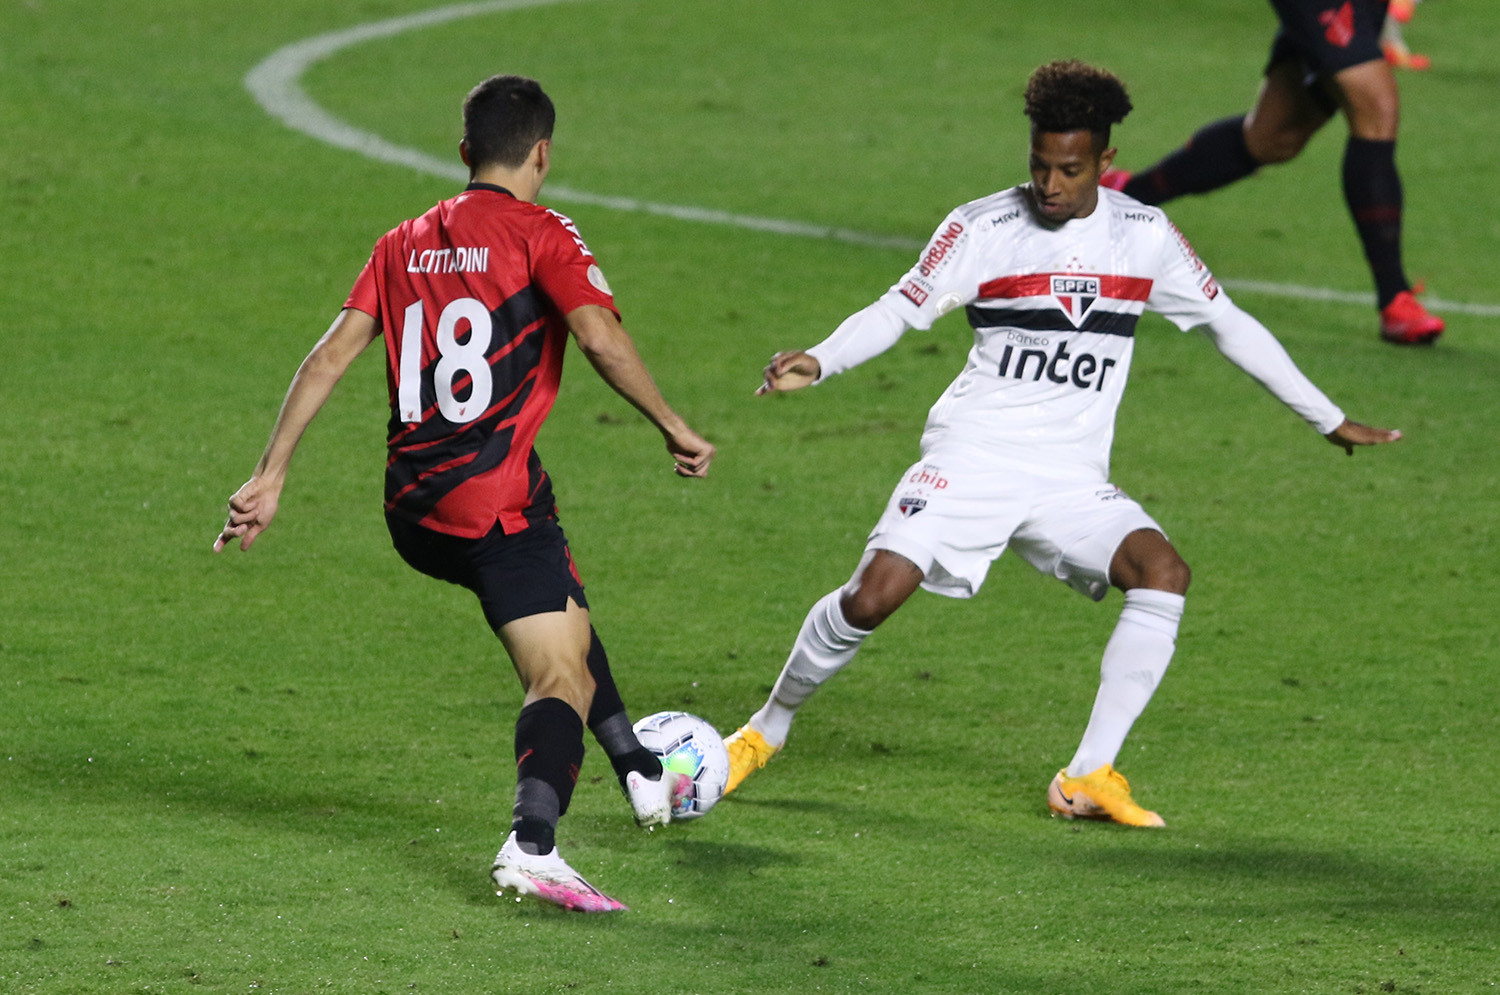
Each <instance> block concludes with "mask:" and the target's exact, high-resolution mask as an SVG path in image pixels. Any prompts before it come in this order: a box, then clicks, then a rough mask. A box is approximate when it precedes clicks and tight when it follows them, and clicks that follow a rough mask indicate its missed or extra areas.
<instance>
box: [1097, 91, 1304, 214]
mask: <svg viewBox="0 0 1500 995" xmlns="http://www.w3.org/2000/svg"><path fill="white" fill-rule="evenodd" d="M1329 116H1330V114H1329V112H1328V111H1327V110H1325V109H1324V108H1322V107H1320V106H1319V105H1318V104H1317V102H1316V101H1314V100H1313V99H1312V98H1311V97H1310V96H1309V95H1308V93H1307V91H1306V87H1305V86H1304V85H1303V83H1302V79H1301V73H1300V70H1299V69H1298V68H1297V67H1296V66H1295V65H1294V64H1292V63H1277V64H1276V65H1273V66H1271V67H1270V68H1269V69H1267V70H1266V75H1265V78H1264V79H1263V80H1262V81H1261V86H1260V93H1259V94H1258V95H1257V96H1256V98H1255V106H1254V107H1253V108H1251V110H1250V112H1249V113H1247V114H1242V115H1236V116H1233V117H1226V118H1222V119H1220V120H1218V121H1214V122H1213V123H1211V124H1207V125H1204V126H1203V127H1202V128H1200V129H1199V130H1198V132H1197V133H1196V134H1194V135H1193V137H1192V138H1190V139H1189V140H1188V142H1187V144H1185V145H1183V146H1182V147H1181V148H1179V149H1177V150H1176V151H1175V152H1172V153H1170V154H1169V155H1167V156H1166V157H1165V158H1164V159H1162V160H1161V161H1160V162H1158V163H1156V164H1155V165H1154V166H1150V167H1149V168H1147V169H1143V170H1140V171H1138V172H1135V173H1131V174H1129V175H1128V176H1123V175H1119V174H1117V175H1116V176H1115V177H1113V178H1114V179H1115V180H1116V182H1113V183H1110V185H1111V186H1114V187H1115V188H1116V189H1119V190H1123V191H1124V192H1125V193H1127V194H1129V195H1130V196H1132V197H1134V198H1136V199H1137V200H1139V201H1141V202H1142V203H1145V204H1164V203H1166V202H1167V201H1169V200H1172V199H1173V198H1174V197H1181V196H1183V195H1184V194H1200V193H1208V192H1209V191H1211V190H1217V189H1219V188H1220V187H1225V186H1228V185H1229V184H1231V183H1234V182H1236V181H1237V180H1242V179H1244V178H1245V177H1247V176H1249V175H1250V174H1251V173H1254V172H1255V171H1256V170H1257V169H1259V168H1260V167H1261V166H1268V165H1272V164H1274V163H1281V162H1286V161H1288V160H1290V159H1293V158H1295V157H1296V156H1297V154H1298V153H1299V152H1301V151H1302V148H1303V146H1305V145H1306V144H1307V142H1308V139H1310V138H1312V136H1313V135H1314V134H1315V133H1316V132H1317V131H1318V129H1319V128H1321V127H1323V125H1324V124H1325V123H1326V122H1327V121H1328V118H1329ZM1121 180H1123V182H1120V181H1121Z"/></svg>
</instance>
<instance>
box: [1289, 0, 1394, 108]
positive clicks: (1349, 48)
mask: <svg viewBox="0 0 1500 995" xmlns="http://www.w3.org/2000/svg"><path fill="white" fill-rule="evenodd" d="M1271 6H1272V7H1275V8H1276V17H1277V19H1278V20H1279V21H1280V22H1281V29H1280V30H1279V31H1277V32H1276V38H1275V40H1274V41H1272V42H1271V56H1270V58H1269V59H1268V60H1267V61H1266V69H1267V71H1269V70H1270V69H1271V67H1273V66H1278V65H1282V64H1284V63H1287V62H1292V63H1295V64H1296V65H1298V66H1300V67H1301V69H1302V71H1303V73H1304V78H1305V82H1306V84H1307V85H1308V87H1309V88H1311V87H1313V86H1314V85H1315V84H1316V83H1317V82H1318V81H1319V80H1320V79H1326V78H1327V77H1329V76H1332V75H1333V74H1334V73H1337V72H1339V71H1340V70H1343V69H1348V68H1349V67H1350V66H1357V65H1360V64H1361V63H1365V62H1370V61H1372V60H1374V59H1381V58H1384V56H1383V55H1382V54H1381V52H1380V29H1381V28H1382V27H1383V26H1384V24H1385V12H1386V7H1387V6H1389V0H1271Z"/></svg>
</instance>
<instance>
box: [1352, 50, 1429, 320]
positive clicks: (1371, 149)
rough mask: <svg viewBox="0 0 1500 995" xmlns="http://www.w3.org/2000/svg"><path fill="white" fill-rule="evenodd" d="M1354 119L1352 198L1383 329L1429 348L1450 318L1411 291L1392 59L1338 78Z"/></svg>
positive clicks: (1362, 65)
mask: <svg viewBox="0 0 1500 995" xmlns="http://www.w3.org/2000/svg"><path fill="white" fill-rule="evenodd" d="M1332 86H1333V88H1334V90H1335V91H1336V92H1337V94H1338V100H1339V105H1340V107H1341V108H1342V109H1343V111H1344V116H1345V117H1346V118H1347V119H1348V121H1349V141H1348V144H1347V145H1346V146H1345V147H1344V167H1343V183H1344V202H1345V203H1346V204H1347V205H1348V208H1349V215H1350V217H1352V218H1353V219H1354V227H1355V230H1356V231H1357V232H1358V233H1359V240H1360V244H1361V245H1362V246H1363V248H1364V253H1365V259H1366V261H1367V262H1368V263H1369V264H1370V273H1371V275H1372V276H1373V277H1374V279H1375V296H1376V305H1377V306H1378V307H1379V309H1380V317H1381V322H1380V325H1381V327H1380V334H1381V337H1382V338H1384V339H1385V340H1386V341H1388V342H1394V343H1396V344H1398V345H1428V344H1431V343H1432V342H1433V341H1435V340H1436V339H1437V337H1438V336H1439V335H1441V334H1442V332H1443V321H1442V319H1441V318H1438V317H1437V316H1436V315H1433V314H1430V313H1429V312H1428V311H1427V309H1426V308H1424V307H1423V306H1422V305H1421V303H1420V302H1419V301H1418V300H1417V299H1416V297H1414V296H1413V295H1412V293H1411V283H1410V282H1409V281H1408V280H1407V278H1406V271H1405V269H1404V268H1403V266H1402V263H1401V219H1402V213H1403V203H1402V200H1403V198H1402V192H1401V176H1400V174H1399V173H1398V172H1397V170H1396V133H1397V129H1398V127H1399V124H1400V97H1399V93H1398V91H1397V87H1396V76H1395V74H1394V73H1393V72H1392V71H1391V67H1390V65H1389V64H1388V63H1387V62H1386V61H1385V60H1384V59H1374V60H1372V61H1369V62H1362V63H1360V64H1359V65H1356V66H1350V67H1349V68H1348V69H1344V70H1342V71H1340V72H1338V73H1335V74H1334V76H1333V78H1332Z"/></svg>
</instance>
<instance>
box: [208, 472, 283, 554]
mask: <svg viewBox="0 0 1500 995" xmlns="http://www.w3.org/2000/svg"><path fill="white" fill-rule="evenodd" d="M280 502H281V484H280V483H272V482H271V481H269V480H266V479H265V478H263V477H251V478H250V479H249V480H247V481H245V484H244V486H243V487H241V488H240V489H239V490H237V491H235V492H234V496H233V497H231V498H230V499H229V518H228V520H227V521H225V522H224V527H223V528H222V529H220V530H219V537H218V538H217V539H215V540H214V552H215V553H217V552H220V551H222V550H223V549H224V547H225V546H227V545H229V544H230V543H231V542H233V541H234V540H235V539H239V540H240V549H249V548H250V545H251V544H252V543H253V542H255V537H256V536H258V535H260V534H261V533H262V532H264V531H265V530H266V527H267V526H269V525H270V524H271V519H273V518H275V517H276V507H277V505H278V504H279V503H280Z"/></svg>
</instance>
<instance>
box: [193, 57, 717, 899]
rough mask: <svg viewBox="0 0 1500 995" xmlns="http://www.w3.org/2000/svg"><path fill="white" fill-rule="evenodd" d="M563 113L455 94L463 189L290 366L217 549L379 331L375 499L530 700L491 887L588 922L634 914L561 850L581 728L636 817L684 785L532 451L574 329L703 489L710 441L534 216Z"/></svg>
mask: <svg viewBox="0 0 1500 995" xmlns="http://www.w3.org/2000/svg"><path fill="white" fill-rule="evenodd" d="M554 120H555V112H554V109H553V106H552V102H551V100H550V99H549V98H548V97H547V95H546V94H545V93H543V92H542V88H541V87H540V86H539V85H538V84H537V83H536V82H535V81H533V80H529V79H525V78H522V77H518V76H495V77H492V78H490V79H488V80H486V81H484V82H483V83H481V84H479V86H477V87H475V88H474V90H473V91H471V92H470V93H469V95H468V98H467V99H466V100H465V102H464V138H463V141H462V142H461V144H460V146H459V151H460V154H461V155H462V157H463V160H464V162H465V163H466V164H467V165H468V167H469V173H470V183H469V185H468V186H467V187H466V188H465V189H464V191H463V192H462V193H460V194H459V195H458V196H456V197H453V198H451V199H449V200H445V201H442V202H441V203H439V204H438V205H436V206H435V207H433V208H432V209H431V210H429V211H428V212H427V213H426V214H423V215H422V216H421V217H419V218H415V219H413V220H410V221H406V222H403V223H402V224H400V225H398V226H397V227H396V228H394V229H392V230H391V231H390V232H388V233H387V234H386V235H385V236H383V237H382V238H381V239H380V240H379V241H378V242H377V243H376V245H375V250H374V252H373V253H372V254H371V256H370V261H369V262H368V264H366V266H365V268H364V271H363V272H361V273H360V275H359V279H358V280H357V281H356V282H355V284H354V289H353V290H352V291H351V292H350V294H349V298H348V301H347V302H346V303H345V305H344V308H343V310H342V311H340V312H339V315H338V317H337V318H336V319H335V320H334V322H333V325H332V327H330V328H329V330H328V332H327V333H326V334H325V335H324V336H323V338H322V339H321V340H320V341H319V342H318V343H317V345H316V346H314V347H313V350H312V352H311V353H309V354H308V356H307V358H306V359H305V360H304V361H303V363H302V366H301V368H299V369H298V371H297V374H296V376H295V378H294V379H293V380H292V385H291V388H290V390H289V391H288V393H287V396H286V400H285V401H284V402H283V404H282V407H281V413H280V415H279V416H278V417H277V420H276V424H275V427H274V428H273V430H272V432H271V439H270V441H269V442H268V443H267V445H266V450H265V453H264V454H263V455H262V456H261V459H260V462H259V464H257V466H256V468H255V473H254V475H253V476H252V477H251V478H250V480H249V481H248V482H246V483H245V485H244V486H243V487H241V488H240V489H239V490H238V491H237V492H236V493H235V494H234V496H233V497H231V498H230V500H229V519H228V521H227V522H226V523H225V525H224V528H223V529H222V530H221V532H220V534H219V537H218V539H217V540H216V541H215V543H214V549H215V551H218V550H221V549H223V548H224V546H225V545H226V544H227V543H229V542H230V541H232V540H234V539H236V538H238V539H239V540H240V548H241V549H249V548H250V546H251V544H252V543H253V542H254V541H255V539H256V537H257V536H258V535H260V533H261V532H263V531H265V529H266V527H267V526H269V525H270V524H271V520H272V518H273V517H274V516H275V514H276V508H277V503H278V500H279V497H280V494H281V489H282V486H283V483H284V481H285V478H286V472H287V468H288V466H289V464H290V462H291V458H292V453H293V451H294V450H295V448H296V446H297V443H298V441H299V439H300V438H301V436H302V433H303V431H304V430H305V429H306V428H307V425H308V424H309V423H310V422H311V421H312V419H313V417H314V416H315V415H316V414H317V412H318V410H319V409H320V408H321V407H322V405H323V404H324V403H325V402H326V401H327V400H328V397H329V395H330V393H331V392H332V390H333V387H334V384H335V383H337V382H338V380H339V378H340V377H341V376H342V375H343V374H344V371H345V370H347V369H348V367H349V364H350V363H351V362H353V360H354V358H355V357H356V356H357V355H359V353H361V352H362V351H363V350H364V349H365V348H366V347H367V346H368V345H369V344H370V343H372V342H373V341H375V339H377V338H380V337H382V336H383V337H384V340H385V352H386V361H387V382H388V385H389V388H390V403H391V419H390V430H389V441H388V448H389V459H388V461H387V464H386V486H385V499H386V500H385V508H386V522H387V525H388V526H389V529H390V533H391V539H392V542H393V543H394V545H395V547H396V550H397V551H398V552H399V553H400V554H401V556H402V557H403V558H404V559H405V560H406V561H407V562H408V563H409V564H411V565H412V566H413V567H415V568H416V569H417V570H420V571H422V572H423V573H426V574H428V575H430V576H433V577H437V578H439V579H442V580H446V581H450V582H452V583H455V584H460V585H462V586H464V587H467V588H469V589H470V590H472V591H473V592H474V593H475V594H476V595H477V596H478V598H479V601H480V605H481V607H482V608H483V611H484V614H485V618H486V620H487V621H488V622H489V624H490V626H491V627H492V628H493V629H494V631H495V633H496V635H498V636H499V638H500V640H501V642H502V643H503V644H504V645H505V649H506V651H507V652H508V653H509V655H510V658H511V661H512V662H513V663H514V665H515V669H516V673H517V675H518V676H519V677H520V679H521V685H522V687H523V688H524V689H525V692H526V696H525V701H524V704H523V706H522V709H521V712H520V715H519V716H518V718H517V720H516V740H515V751H516V760H517V776H518V782H517V787H516V803H515V810H514V817H513V821H512V826H511V834H510V836H509V838H507V840H506V842H505V846H504V847H503V848H502V849H501V851H500V853H499V855H498V856H497V857H496V860H495V865H494V867H493V869H492V875H493V877H494V879H495V881H496V883H497V884H499V885H500V886H501V887H512V888H515V889H516V890H517V891H518V892H521V893H525V894H533V895H536V896H538V897H540V898H542V899H544V900H546V901H550V902H553V903H555V904H558V905H562V906H564V907H567V908H576V909H581V910H584V911H611V910H614V909H618V908H623V907H624V906H622V905H621V904H620V903H619V902H616V901H615V900H614V899H611V898H609V897H608V896H606V895H604V894H603V893H602V892H600V891H598V889H596V888H594V887H593V886H591V885H589V884H588V882H587V881H585V880H584V879H583V878H582V877H581V876H580V875H579V874H577V873H576V872H575V871H574V870H573V869H572V868H570V867H569V866H568V865H567V864H566V863H565V862H564V861H563V860H562V858H561V857H560V856H559V855H558V853H557V849H556V846H555V843H554V835H555V831H556V826H557V821H558V819H559V817H560V816H561V815H562V814H563V813H564V812H566V811H567V808H568V802H569V799H570V798H571V796H572V792H573V787H574V784H575V782H576V780H577V777H578V769H579V765H580V764H581V763H582V760H583V750H584V747H583V728H584V724H585V722H587V724H588V727H589V729H590V730H591V731H592V732H593V733H594V735H595V738H596V739H598V741H599V743H600V744H601V745H602V746H603V747H604V749H605V752H606V753H607V754H608V755H609V758H610V761H611V763H612V764H613V766H614V768H615V772H616V775H617V776H618V777H619V779H620V783H621V786H622V787H623V788H624V790H625V793H626V796H627V797H628V798H629V800H630V803H631V805H632V807H633V808H634V810H635V815H636V820H637V822H639V823H640V824H641V825H644V826H651V825H656V824H658V823H661V822H666V821H667V820H668V819H669V818H670V813H671V809H672V805H673V804H674V802H675V800H676V798H675V797H674V794H675V793H680V792H681V791H682V790H685V788H686V787H687V786H686V785H684V784H682V783H681V780H682V779H681V777H680V775H673V774H668V773H664V772H663V771H662V768H661V764H660V762H659V761H658V760H657V759H656V757H655V756H654V755H653V754H652V753H651V752H650V751H649V750H646V749H645V748H644V747H642V746H641V744H640V742H639V740H637V739H636V737H635V733H634V732H633V730H632V729H631V723H630V719H629V717H628V715H627V714H626V711H625V706H624V703H623V701H622V700H621V698H620V695H619V692H618V690H617V689H616V687H615V683H614V680H613V677H612V676H611V674H610V668H609V662H608V659H607V657H606V656H605V654H604V649H603V647H602V646H601V645H600V642H599V638H598V636H597V635H596V634H595V633H594V631H593V627H592V626H591V624H590V622H589V612H588V601H587V600H586V598H585V596H584V592H583V585H582V583H581V581H580V580H579V576H578V572H577V570H576V568H575V567H574V565H573V560H572V556H571V554H570V552H569V550H568V543H567V539H566V537H565V536H564V535H563V532H562V529H561V527H560V526H559V524H558V521H557V511H556V507H555V505H554V503H553V498H552V487H551V482H550V480H549V478H548V476H547V472H546V471H545V470H544V469H543V468H542V464H541V461H540V459H539V458H538V457H537V454H536V451H535V449H533V447H532V444H533V442H534V440H535V439H536V434H537V431H538V429H539V428H540V427H541V424H542V422H543V420H545V419H546V417H547V414H548V411H549V410H550V409H551V407H552V402H553V401H554V399H555V398H556V396H557V386H558V380H559V378H560V375H561V373H562V364H563V352H564V349H565V347H566V345H567V340H568V336H569V335H570V334H571V335H572V337H573V339H574V340H575V341H576V342H577V343H578V345H579V347H580V348H581V349H582V350H583V352H584V355H585V356H587V357H588V359H589V361H590V362H591V363H592V364H593V366H594V368H595V370H597V371H598V373H599V375H600V376H601V377H603V378H604V380H605V381H606V382H607V383H608V384H609V385H610V386H611V387H613V388H614V389H615V390H616V391H617V392H619V393H620V394H621V395H622V396H623V397H624V398H625V399H626V400H627V401H629V402H630V403H631V404H632V405H634V406H635V407H636V408H637V409H638V410H639V411H640V412H641V414H642V415H644V416H645V417H646V418H647V419H648V420H649V421H650V422H651V423H652V424H653V425H655V426H656V427H657V428H658V429H659V430H660V431H661V433H662V435H663V436H664V437H665V439H666V445H667V450H668V452H669V453H670V454H671V456H672V459H673V463H674V469H675V470H676V472H677V473H678V474H680V475H682V476H685V477H702V476H704V475H705V474H706V473H707V472H708V467H709V464H710V462H711V461H712V460H713V457H714V447H713V445H711V444H710V443H709V442H708V441H707V440H706V439H704V438H703V437H702V436H701V435H699V434H698V433H697V432H695V431H693V430H692V429H691V428H690V427H689V426H688V424H687V423H686V422H685V421H683V419H682V418H681V417H679V416H678V415H677V414H676V412H674V411H673V410H672V408H671V407H670V406H668V404H667V402H666V401H665V399H663V397H662V395H661V393H660V391H659V390H658V389H657V388H656V385H655V383H654V382H653V381H652V379H651V375H650V373H649V372H648V371H647V369H646V366H645V364H644V363H643V362H642V360H641V358H640V355H639V354H638V353H637V352H636V349H635V345H634V343H633V342H632V340H631V338H630V336H629V335H628V334H627V333H626V331H625V329H624V327H623V326H622V325H621V324H620V318H619V313H618V312H617V311H616V310H615V306H614V298H613V296H612V295H611V293H610V289H609V284H608V283H607V282H606V280H605V278H604V274H603V272H602V271H601V270H600V268H599V265H598V263H597V262H596V261H595V259H594V256H593V253H591V252H590V251H589V249H588V246H587V245H586V244H585V243H584V241H583V239H582V238H581V237H580V236H579V234H578V230H577V229H576V228H575V227H574V226H573V223H572V222H571V221H569V220H568V219H567V218H565V217H563V216H562V215H561V214H558V213H557V212H555V211H551V210H548V209H547V208H544V207H542V206H540V205H538V204H537V203H536V199H537V196H538V194H539V192H540V190H541V187H542V183H543V181H544V180H545V178H546V176H547V171H548V167H549V166H550V163H551V155H552V129H553V124H554Z"/></svg>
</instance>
